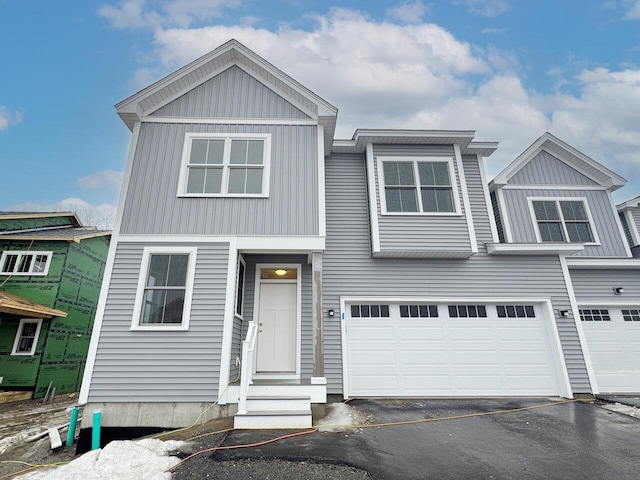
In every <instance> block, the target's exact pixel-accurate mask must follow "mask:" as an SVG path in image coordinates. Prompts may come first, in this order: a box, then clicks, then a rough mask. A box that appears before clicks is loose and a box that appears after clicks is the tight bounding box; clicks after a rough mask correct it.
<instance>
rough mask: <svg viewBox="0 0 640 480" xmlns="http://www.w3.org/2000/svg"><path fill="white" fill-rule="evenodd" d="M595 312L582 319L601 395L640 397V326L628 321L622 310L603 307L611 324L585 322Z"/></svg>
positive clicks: (637, 323) (608, 322)
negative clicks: (613, 394) (636, 395)
mask: <svg viewBox="0 0 640 480" xmlns="http://www.w3.org/2000/svg"><path fill="white" fill-rule="evenodd" d="M591 310H592V309H587V310H586V313H587V314H586V315H582V316H581V319H583V321H582V327H583V330H584V333H585V337H586V339H587V345H588V348H589V354H590V357H591V363H592V365H593V370H594V373H595V377H596V382H597V383H598V388H599V390H600V392H601V393H619V394H620V393H622V394H624V393H640V322H626V321H624V318H623V315H622V309H621V308H620V307H609V308H603V307H599V309H598V310H600V311H606V312H608V314H609V318H610V320H609V321H585V320H584V318H588V312H589V311H591ZM581 313H582V307H581Z"/></svg>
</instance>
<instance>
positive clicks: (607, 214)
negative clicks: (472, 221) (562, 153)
mask: <svg viewBox="0 0 640 480" xmlns="http://www.w3.org/2000/svg"><path fill="white" fill-rule="evenodd" d="M503 193H504V203H505V205H503V207H504V208H505V210H506V212H507V214H508V215H509V224H510V226H511V237H512V239H513V242H514V243H521V242H525V243H536V234H535V230H534V228H535V227H534V224H533V222H534V219H533V218H532V216H531V211H530V209H529V202H528V200H527V199H528V198H530V197H553V198H566V199H567V200H571V198H572V197H581V198H586V199H587V203H588V204H589V210H590V211H591V215H592V217H593V222H594V224H595V225H593V227H594V228H595V230H596V232H597V234H598V238H599V240H600V245H586V246H585V249H584V252H578V253H576V254H574V255H575V256H589V257H591V256H595V257H626V256H627V253H626V250H625V248H624V245H625V243H624V239H623V238H622V235H621V234H620V229H619V228H618V224H617V223H616V218H615V215H616V214H615V213H614V211H613V210H612V209H611V202H610V201H609V197H608V195H609V194H608V192H607V191H605V190H562V189H558V190H546V189H545V190H542V189H538V190H536V189H534V188H532V189H526V190H510V189H506V188H505V189H504V190H503Z"/></svg>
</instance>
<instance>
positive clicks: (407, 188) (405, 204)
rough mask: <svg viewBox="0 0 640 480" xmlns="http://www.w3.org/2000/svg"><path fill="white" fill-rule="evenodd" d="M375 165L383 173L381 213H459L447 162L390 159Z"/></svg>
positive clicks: (433, 159) (451, 168)
mask: <svg viewBox="0 0 640 480" xmlns="http://www.w3.org/2000/svg"><path fill="white" fill-rule="evenodd" d="M378 166H379V170H381V171H382V173H383V174H382V175H381V178H382V180H383V181H382V182H381V183H382V190H383V192H384V193H383V195H382V205H383V208H382V211H383V213H415V214H421V213H422V214H451V213H458V210H459V207H458V200H457V191H456V188H455V183H454V180H453V178H454V177H453V175H452V172H453V162H452V161H451V160H450V159H448V158H442V159H435V158H415V159H410V158H391V157H389V158H385V159H384V160H381V161H380V162H379V163H378ZM380 167H381V168H380Z"/></svg>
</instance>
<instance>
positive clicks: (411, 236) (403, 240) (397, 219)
mask: <svg viewBox="0 0 640 480" xmlns="http://www.w3.org/2000/svg"><path fill="white" fill-rule="evenodd" d="M373 155H374V158H375V159H376V160H377V157H378V156H381V157H384V156H394V157H416V156H431V157H448V158H453V157H454V151H453V146H452V145H374V147H373ZM453 165H454V172H453V178H452V181H454V182H456V184H457V185H458V188H457V194H458V200H459V204H460V214H459V215H452V216H441V215H432V216H429V215H393V214H391V215H382V206H381V203H380V195H384V192H382V191H381V189H380V172H378V164H377V161H374V167H373V168H374V175H375V179H376V185H375V191H376V208H377V214H378V228H379V232H380V251H381V253H382V254H385V253H392V252H393V253H394V254H396V255H398V254H402V253H405V254H407V255H411V254H413V253H420V254H425V253H430V254H442V253H453V252H471V240H470V238H469V230H468V227H467V220H466V217H465V205H464V203H463V201H462V192H461V189H460V175H459V172H458V165H457V163H456V162H455V161H454V163H453ZM455 193H456V192H455V191H454V195H455Z"/></svg>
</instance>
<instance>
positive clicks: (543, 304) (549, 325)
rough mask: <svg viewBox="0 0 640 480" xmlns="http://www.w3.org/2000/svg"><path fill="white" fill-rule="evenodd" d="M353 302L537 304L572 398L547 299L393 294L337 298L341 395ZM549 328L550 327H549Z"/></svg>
mask: <svg viewBox="0 0 640 480" xmlns="http://www.w3.org/2000/svg"><path fill="white" fill-rule="evenodd" d="M353 303H374V304H375V303H377V304H380V303H393V304H398V303H436V304H448V303H456V304H486V305H496V304H514V303H531V304H537V305H539V306H540V308H541V310H542V316H543V320H544V321H545V322H546V323H545V327H546V329H547V332H548V333H549V334H550V335H551V336H552V339H553V341H552V342H551V345H550V350H551V354H552V356H553V361H554V367H555V369H556V373H557V375H558V384H559V387H560V395H561V396H563V397H565V398H573V393H572V391H571V386H570V382H569V374H568V371H567V366H566V363H565V359H564V354H563V353H562V344H561V342H560V335H559V334H558V327H557V324H556V318H555V315H554V310H553V307H552V303H551V300H550V299H549V298H523V297H516V298H514V297H509V298H496V297H491V298H486V297H485V298H481V297H393V296H348V297H347V296H345V297H340V332H341V344H342V388H343V390H342V391H343V396H344V397H345V398H350V397H349V393H350V392H349V387H350V386H349V378H348V377H349V375H348V365H347V358H348V354H347V331H346V311H347V305H348V304H353ZM549 329H550V330H549Z"/></svg>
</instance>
